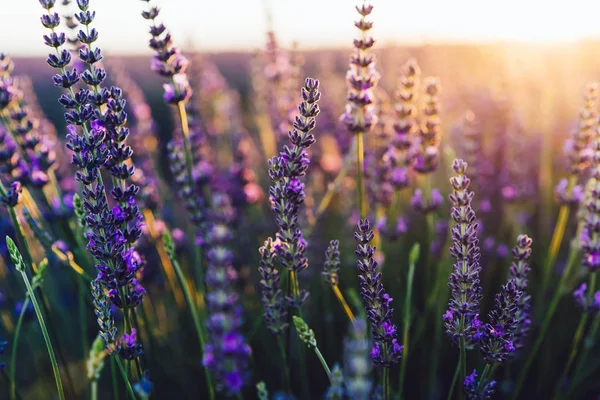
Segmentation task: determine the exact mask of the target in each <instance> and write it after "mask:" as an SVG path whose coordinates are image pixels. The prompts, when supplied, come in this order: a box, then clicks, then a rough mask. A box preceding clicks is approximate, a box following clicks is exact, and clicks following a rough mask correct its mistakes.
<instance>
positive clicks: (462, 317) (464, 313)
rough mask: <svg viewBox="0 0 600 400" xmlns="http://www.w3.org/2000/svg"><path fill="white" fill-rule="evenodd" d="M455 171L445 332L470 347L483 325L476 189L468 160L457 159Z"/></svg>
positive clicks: (452, 182)
mask: <svg viewBox="0 0 600 400" xmlns="http://www.w3.org/2000/svg"><path fill="white" fill-rule="evenodd" d="M453 168H454V171H455V172H456V174H457V176H455V177H452V178H451V179H450V183H451V184H452V187H453V188H454V191H453V193H452V194H451V195H450V200H451V201H452V203H453V204H454V207H453V208H452V212H451V215H452V218H453V219H454V221H455V222H456V225H455V226H454V227H453V228H452V231H451V232H452V247H451V248H450V254H451V255H452V257H454V259H455V260H456V262H455V263H454V265H453V267H452V273H451V274H450V279H449V283H448V286H449V287H450V292H451V298H450V302H449V304H448V310H447V311H446V313H445V314H444V316H443V318H444V325H445V327H446V333H447V334H448V335H449V336H450V337H451V338H452V341H453V342H454V343H455V344H457V343H458V342H459V339H461V338H464V339H465V343H466V345H467V346H472V345H473V344H474V343H475V342H476V341H477V337H476V336H477V333H478V330H479V328H480V326H481V322H480V321H479V319H478V316H479V302H480V301H481V298H482V295H481V284H480V282H479V272H480V271H481V267H480V266H479V258H480V253H479V240H478V239H477V223H476V222H475V219H476V218H475V211H473V208H472V207H471V202H472V200H473V192H471V191H469V185H470V184H471V181H470V180H469V178H468V177H467V175H465V172H466V169H467V163H466V162H464V161H463V160H454V164H453Z"/></svg>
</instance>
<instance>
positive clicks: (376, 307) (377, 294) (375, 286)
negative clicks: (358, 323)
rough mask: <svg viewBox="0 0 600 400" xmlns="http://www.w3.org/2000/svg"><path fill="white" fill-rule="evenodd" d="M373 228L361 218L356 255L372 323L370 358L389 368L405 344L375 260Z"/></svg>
mask: <svg viewBox="0 0 600 400" xmlns="http://www.w3.org/2000/svg"><path fill="white" fill-rule="evenodd" d="M373 236H374V234H373V231H372V230H371V226H370V224H369V220H368V219H365V220H361V221H359V223H358V230H357V231H356V232H355V233H354V238H355V239H356V241H357V245H356V251H355V254H356V256H357V257H358V261H357V264H356V266H357V268H358V280H359V284H360V295H361V297H362V299H363V304H364V306H365V309H366V311H367V319H368V320H369V322H370V323H371V331H372V332H373V339H374V340H375V344H374V346H373V348H372V349H371V358H372V359H373V362H374V363H375V365H377V366H379V367H385V368H389V367H390V366H391V365H393V364H396V363H397V362H398V361H400V358H401V357H402V350H403V346H401V345H400V344H399V343H398V339H397V333H396V326H395V325H394V324H393V322H392V314H393V312H394V309H393V308H392V307H391V306H390V303H391V302H392V298H391V297H390V296H389V295H388V294H387V293H386V292H385V289H384V287H383V283H382V279H381V272H379V269H378V268H377V261H375V260H374V258H373V256H374V255H375V248H374V247H372V246H371V240H373Z"/></svg>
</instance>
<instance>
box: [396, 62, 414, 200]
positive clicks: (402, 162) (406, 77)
mask: <svg viewBox="0 0 600 400" xmlns="http://www.w3.org/2000/svg"><path fill="white" fill-rule="evenodd" d="M420 75H421V70H420V69H419V65H418V64H417V61H416V60H415V59H414V58H411V59H409V60H408V61H407V62H406V64H404V65H403V66H402V71H401V73H400V79H399V85H398V86H399V88H398V90H397V91H396V94H395V97H396V104H395V106H394V111H395V113H396V118H395V121H394V132H395V135H394V137H393V139H392V147H393V157H392V160H393V165H394V167H393V170H392V184H393V185H394V187H395V188H396V189H397V190H401V189H404V188H406V187H408V186H409V185H410V182H411V179H410V173H411V169H412V165H413V163H414V157H415V151H414V150H415V148H414V145H415V142H416V139H417V138H416V137H415V135H416V134H417V132H418V130H419V126H418V122H417V113H418V109H417V104H416V100H417V90H418V88H419V83H420V82H419V81H420Z"/></svg>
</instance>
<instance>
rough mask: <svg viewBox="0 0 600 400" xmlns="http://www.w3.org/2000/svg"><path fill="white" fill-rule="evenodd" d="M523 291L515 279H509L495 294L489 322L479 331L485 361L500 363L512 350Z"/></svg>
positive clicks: (513, 349)
mask: <svg viewBox="0 0 600 400" xmlns="http://www.w3.org/2000/svg"><path fill="white" fill-rule="evenodd" d="M522 294H523V292H521V291H520V290H518V289H517V284H516V279H511V280H509V281H508V283H507V284H506V285H503V286H502V288H501V289H500V293H498V294H497V295H496V300H495V305H494V308H493V309H492V311H490V313H489V315H488V318H489V322H488V323H487V324H485V325H484V326H483V327H482V328H481V331H480V334H479V335H480V341H479V347H480V350H481V353H482V354H483V358H484V359H485V362H486V363H488V364H494V363H502V362H504V361H506V359H507V358H508V356H509V355H510V354H511V353H512V352H514V351H515V350H516V349H515V345H514V339H515V336H516V335H517V333H518V330H519V320H518V316H517V314H518V312H519V299H520V297H521V296H522Z"/></svg>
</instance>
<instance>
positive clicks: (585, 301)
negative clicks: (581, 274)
mask: <svg viewBox="0 0 600 400" xmlns="http://www.w3.org/2000/svg"><path fill="white" fill-rule="evenodd" d="M587 290H588V287H587V283H585V282H584V283H582V284H581V285H579V287H578V288H577V289H575V291H573V299H574V300H575V304H576V305H577V307H579V308H580V309H581V310H582V311H584V312H592V313H596V312H598V311H600V290H599V291H597V292H596V293H593V295H588V293H587Z"/></svg>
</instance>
